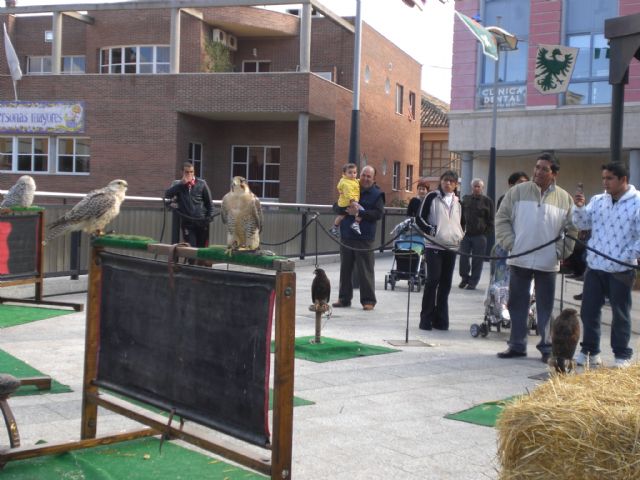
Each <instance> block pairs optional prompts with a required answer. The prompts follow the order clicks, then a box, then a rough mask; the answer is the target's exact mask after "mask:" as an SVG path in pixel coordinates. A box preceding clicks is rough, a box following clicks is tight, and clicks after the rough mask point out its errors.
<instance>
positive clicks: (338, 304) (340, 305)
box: [331, 300, 351, 308]
mask: <svg viewBox="0 0 640 480" xmlns="http://www.w3.org/2000/svg"><path fill="white" fill-rule="evenodd" d="M331 306H332V307H333V308H349V307H350V306H351V304H350V303H343V302H342V300H338V301H337V302H333V303H332V304H331Z"/></svg>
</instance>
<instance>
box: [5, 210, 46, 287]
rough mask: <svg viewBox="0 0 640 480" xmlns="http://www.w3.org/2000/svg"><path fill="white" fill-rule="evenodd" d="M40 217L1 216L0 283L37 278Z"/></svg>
mask: <svg viewBox="0 0 640 480" xmlns="http://www.w3.org/2000/svg"><path fill="white" fill-rule="evenodd" d="M39 221H40V216H39V215H3V216H0V281H8V280H14V279H19V278H30V277H36V276H38V275H39V273H38V250H37V247H38V232H39Z"/></svg>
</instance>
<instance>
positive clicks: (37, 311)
mask: <svg viewBox="0 0 640 480" xmlns="http://www.w3.org/2000/svg"><path fill="white" fill-rule="evenodd" d="M70 313H74V312H73V310H62V309H59V308H40V307H22V306H18V305H5V304H0V328H7V327H13V326H15V325H22V324H23V323H29V322H35V321H37V320H44V319H45V318H51V317H59V316H60V315H68V314H70Z"/></svg>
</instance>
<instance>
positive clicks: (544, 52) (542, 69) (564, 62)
mask: <svg viewBox="0 0 640 480" xmlns="http://www.w3.org/2000/svg"><path fill="white" fill-rule="evenodd" d="M578 50H579V49H578V48H574V47H565V46H564V45H539V46H538V53H537V54H536V71H535V87H536V90H538V91H539V92H540V93H542V94H543V95H550V94H553V93H563V92H566V91H567V88H568V87H569V81H570V80H571V74H572V73H573V67H574V66H575V64H576V58H577V57H578Z"/></svg>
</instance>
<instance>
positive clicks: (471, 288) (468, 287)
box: [464, 284, 476, 290]
mask: <svg viewBox="0 0 640 480" xmlns="http://www.w3.org/2000/svg"><path fill="white" fill-rule="evenodd" d="M464 289H465V290H475V289H476V286H475V285H471V284H469V285H467V286H466V287H464Z"/></svg>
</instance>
